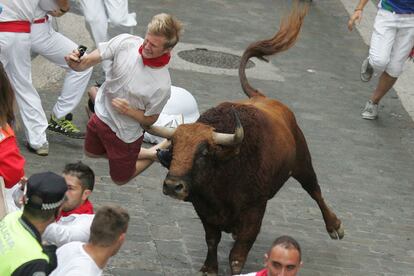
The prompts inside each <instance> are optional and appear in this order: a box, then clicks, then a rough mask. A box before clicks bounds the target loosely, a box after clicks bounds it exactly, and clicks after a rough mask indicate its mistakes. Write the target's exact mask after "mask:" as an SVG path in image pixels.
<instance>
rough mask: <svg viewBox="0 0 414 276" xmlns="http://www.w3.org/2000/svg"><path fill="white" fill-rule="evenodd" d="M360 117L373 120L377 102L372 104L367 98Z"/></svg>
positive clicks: (375, 115)
mask: <svg viewBox="0 0 414 276" xmlns="http://www.w3.org/2000/svg"><path fill="white" fill-rule="evenodd" d="M361 115H362V118H364V119H367V120H375V119H377V117H378V104H374V103H373V102H372V101H371V100H369V101H368V102H367V103H366V105H365V108H364V110H363V111H362V113H361Z"/></svg>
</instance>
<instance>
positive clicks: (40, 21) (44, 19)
mask: <svg viewBox="0 0 414 276" xmlns="http://www.w3.org/2000/svg"><path fill="white" fill-rule="evenodd" d="M48 20H49V16H47V15H45V16H44V17H42V18H39V19H36V20H35V21H33V24H41V23H45V22H47V21H48Z"/></svg>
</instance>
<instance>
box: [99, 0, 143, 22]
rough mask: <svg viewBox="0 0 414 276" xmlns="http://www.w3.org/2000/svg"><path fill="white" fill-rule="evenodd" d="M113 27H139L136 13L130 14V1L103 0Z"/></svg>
mask: <svg viewBox="0 0 414 276" xmlns="http://www.w3.org/2000/svg"><path fill="white" fill-rule="evenodd" d="M103 2H104V4H105V8H106V12H107V14H108V17H109V20H110V22H111V24H112V25H115V26H123V27H135V26H136V25H137V21H136V14H135V12H133V13H129V11H128V0H103Z"/></svg>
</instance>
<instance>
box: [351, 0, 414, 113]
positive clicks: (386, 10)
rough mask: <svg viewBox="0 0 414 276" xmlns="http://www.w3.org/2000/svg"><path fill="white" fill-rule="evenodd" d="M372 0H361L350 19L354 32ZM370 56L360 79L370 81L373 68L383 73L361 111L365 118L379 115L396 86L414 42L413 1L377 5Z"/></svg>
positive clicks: (388, 0)
mask: <svg viewBox="0 0 414 276" xmlns="http://www.w3.org/2000/svg"><path fill="white" fill-rule="evenodd" d="M368 1H369V0H360V1H359V3H358V5H357V7H356V8H355V12H354V14H353V15H352V16H351V18H350V19H349V22H348V29H349V30H350V31H352V29H353V25H354V24H355V22H356V21H359V20H361V18H362V11H363V9H364V7H365V5H366V4H367V2H368ZM378 7H379V9H378V12H377V16H376V18H375V23H374V31H373V33H372V37H371V46H370V48H369V56H368V58H367V59H365V60H364V62H363V63H362V67H361V80H362V81H369V80H370V79H371V77H372V74H373V73H374V69H375V70H376V71H378V72H381V75H380V78H379V82H378V84H377V87H376V89H375V90H374V92H373V94H372V95H371V98H370V100H368V102H367V103H366V105H365V108H364V110H363V111H362V114H361V115H362V118H364V119H367V120H374V119H376V118H377V117H378V104H379V102H380V100H381V99H382V97H384V96H385V94H387V92H388V91H389V90H390V89H391V88H392V87H393V85H394V84H395V82H396V81H397V79H398V77H399V76H400V75H401V73H402V71H403V66H404V63H405V61H406V60H407V58H408V57H409V55H410V53H411V49H412V48H413V45H414V16H413V14H414V1H401V0H381V1H380V2H379V4H378Z"/></svg>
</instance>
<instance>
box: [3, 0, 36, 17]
mask: <svg viewBox="0 0 414 276" xmlns="http://www.w3.org/2000/svg"><path fill="white" fill-rule="evenodd" d="M38 4H39V0H0V22H6V21H32V20H33V19H34V17H35V16H34V11H35V9H36V7H37V5H38Z"/></svg>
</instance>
